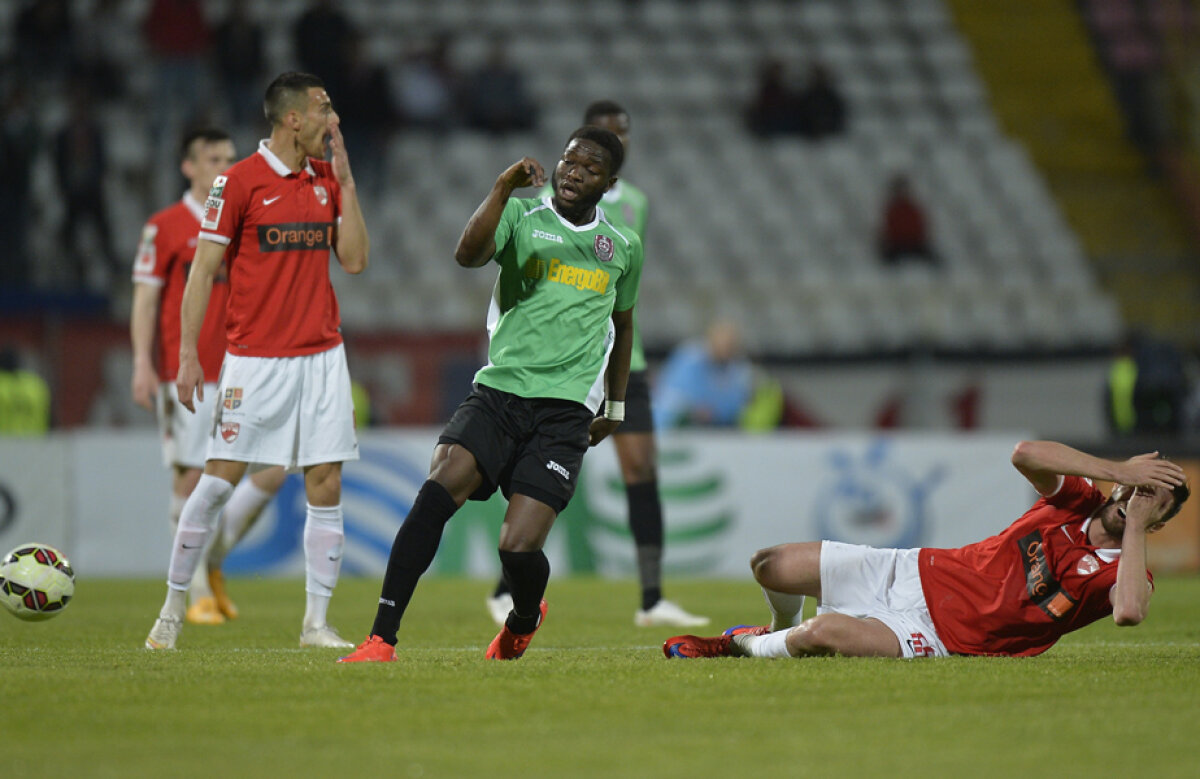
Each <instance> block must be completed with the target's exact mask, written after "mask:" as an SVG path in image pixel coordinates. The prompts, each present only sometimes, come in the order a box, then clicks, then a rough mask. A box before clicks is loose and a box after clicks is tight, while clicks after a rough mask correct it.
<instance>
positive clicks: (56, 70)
mask: <svg viewBox="0 0 1200 779" xmlns="http://www.w3.org/2000/svg"><path fill="white" fill-rule="evenodd" d="M73 47H74V36H73V31H72V27H71V8H70V4H69V3H68V2H67V0H30V1H29V2H27V3H26V4H25V7H24V8H22V9H21V11H20V13H18V14H17V20H16V55H17V70H18V73H19V79H20V80H21V81H22V82H23V83H26V84H31V83H32V84H37V83H40V82H43V81H47V80H49V81H57V82H61V81H63V79H64V78H65V77H66V74H67V67H68V66H69V65H70V63H71V60H72V54H73Z"/></svg>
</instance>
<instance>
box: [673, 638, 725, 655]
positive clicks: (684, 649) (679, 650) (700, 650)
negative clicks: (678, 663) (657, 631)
mask: <svg viewBox="0 0 1200 779" xmlns="http://www.w3.org/2000/svg"><path fill="white" fill-rule="evenodd" d="M731 643H733V636H725V635H722V636H713V637H712V638H701V637H700V636H674V637H673V638H668V639H667V640H666V641H665V642H663V648H662V650H663V654H664V655H666V656H667V658H668V659H669V658H672V657H680V658H684V659H691V658H695V657H728V656H729V655H730V652H729V645H730V644H731Z"/></svg>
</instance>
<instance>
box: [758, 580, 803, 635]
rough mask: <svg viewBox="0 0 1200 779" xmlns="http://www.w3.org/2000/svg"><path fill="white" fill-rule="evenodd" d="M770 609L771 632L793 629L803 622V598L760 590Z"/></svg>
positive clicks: (785, 593)
mask: <svg viewBox="0 0 1200 779" xmlns="http://www.w3.org/2000/svg"><path fill="white" fill-rule="evenodd" d="M762 591H763V597H764V598H766V599H767V606H768V608H770V609H771V630H773V631H774V630H783V629H784V628H794V627H796V626H797V625H799V624H800V623H801V622H803V621H804V596H803V595H792V594H791V593H788V592H778V591H776V590H769V589H767V588H766V587H763V588H762Z"/></svg>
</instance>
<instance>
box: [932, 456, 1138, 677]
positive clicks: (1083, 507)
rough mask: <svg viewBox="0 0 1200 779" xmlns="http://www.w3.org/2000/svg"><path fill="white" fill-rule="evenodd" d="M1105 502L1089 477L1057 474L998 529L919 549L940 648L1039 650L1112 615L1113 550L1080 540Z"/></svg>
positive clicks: (1004, 651)
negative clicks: (967, 540) (1045, 492)
mask: <svg viewBox="0 0 1200 779" xmlns="http://www.w3.org/2000/svg"><path fill="white" fill-rule="evenodd" d="M1104 500H1105V497H1104V495H1103V493H1101V492H1100V490H1098V489H1096V488H1095V486H1093V485H1092V482H1091V481H1090V480H1088V479H1083V478H1080V477H1078V476H1065V477H1063V482H1062V485H1061V486H1060V487H1059V489H1058V490H1057V491H1056V492H1055V493H1054V494H1053V495H1051V496H1050V497H1043V498H1041V499H1039V500H1038V501H1037V502H1036V503H1034V504H1033V507H1032V508H1030V509H1029V511H1026V512H1025V514H1024V515H1023V516H1022V517H1021V518H1020V519H1018V520H1017V521H1016V522H1014V523H1013V524H1012V525H1010V526H1009V527H1008V529H1006V530H1005V531H1004V532H1002V533H1000V534H999V535H995V536H992V537H991V538H987V539H984V540H983V541H980V542H979V543H975V544H970V545H968V546H964V547H960V548H958V549H922V550H921V551H920V555H919V558H918V560H919V562H918V565H919V567H920V572H921V586H922V588H923V590H924V591H925V602H926V604H927V605H928V606H929V614H930V616H931V617H932V618H933V624H934V625H935V626H936V627H937V631H938V635H939V636H940V637H941V639H942V643H944V644H945V645H946V648H947V649H948V650H950V651H951V652H954V653H957V654H966V655H1015V656H1028V655H1038V654H1041V653H1042V652H1045V651H1046V650H1047V649H1049V648H1050V647H1051V646H1053V645H1054V643H1055V642H1056V641H1058V639H1060V638H1062V636H1063V635H1064V634H1066V633H1069V632H1071V631H1072V630H1078V629H1079V628H1081V627H1084V626H1085V625H1090V624H1091V623H1093V622H1095V621H1096V620H1098V619H1100V618H1101V617H1106V616H1108V615H1111V614H1112V602H1111V601H1110V600H1109V590H1110V589H1111V588H1112V587H1113V585H1115V584H1116V583H1117V561H1118V560H1119V559H1120V550H1119V549H1101V548H1098V547H1095V546H1092V545H1091V544H1090V543H1088V538H1087V527H1088V522H1090V521H1091V520H1090V519H1089V518H1090V516H1091V514H1092V512H1093V511H1095V510H1096V508H1097V507H1099V506H1100V505H1101V504H1103V503H1104ZM1146 576H1147V578H1148V579H1149V580H1150V581H1151V583H1153V581H1154V580H1153V578H1152V577H1151V576H1150V572H1149V571H1147V572H1146Z"/></svg>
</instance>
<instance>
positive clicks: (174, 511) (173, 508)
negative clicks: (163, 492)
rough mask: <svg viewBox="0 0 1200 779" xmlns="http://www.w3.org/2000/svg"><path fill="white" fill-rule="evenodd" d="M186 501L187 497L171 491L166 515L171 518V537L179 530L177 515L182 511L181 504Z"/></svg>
mask: <svg viewBox="0 0 1200 779" xmlns="http://www.w3.org/2000/svg"><path fill="white" fill-rule="evenodd" d="M185 503H187V497H186V496H183V495H176V494H175V493H174V492H172V493H171V503H170V506H169V507H168V509H167V516H169V517H170V518H171V537H172V538H174V537H175V534H176V533H178V532H179V515H180V514H182V513H183V506H184V504H185Z"/></svg>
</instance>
